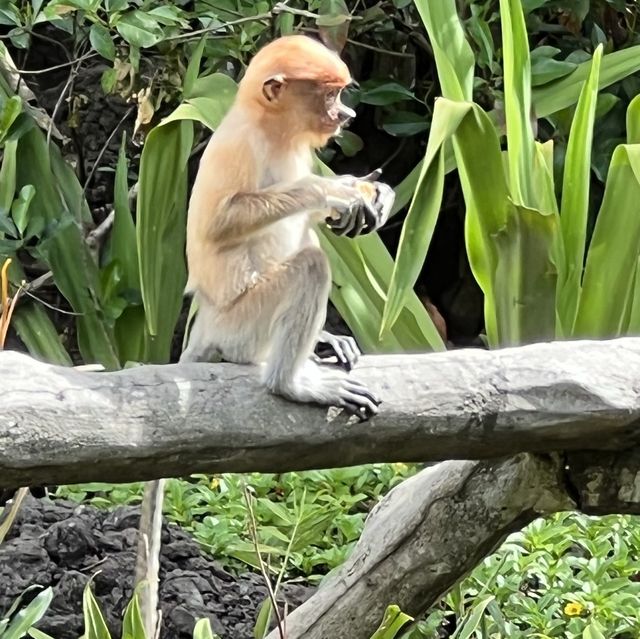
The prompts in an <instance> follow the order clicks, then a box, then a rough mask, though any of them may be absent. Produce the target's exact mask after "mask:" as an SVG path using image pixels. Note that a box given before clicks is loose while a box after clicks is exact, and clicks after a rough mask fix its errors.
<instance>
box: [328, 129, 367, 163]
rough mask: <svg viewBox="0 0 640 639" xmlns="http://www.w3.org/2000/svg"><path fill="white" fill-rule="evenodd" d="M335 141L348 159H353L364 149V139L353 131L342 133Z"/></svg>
mask: <svg viewBox="0 0 640 639" xmlns="http://www.w3.org/2000/svg"><path fill="white" fill-rule="evenodd" d="M335 141H336V144H337V145H338V146H339V147H340V149H341V150H342V152H343V153H344V154H345V155H346V156H347V157H353V156H354V155H356V154H357V153H359V152H360V151H362V149H363V148H364V141H363V139H362V138H361V137H360V136H359V135H356V134H355V133H353V132H352V131H346V130H345V131H342V132H341V133H340V135H339V136H338V137H336V140H335Z"/></svg>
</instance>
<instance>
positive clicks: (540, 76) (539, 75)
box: [531, 52, 577, 87]
mask: <svg viewBox="0 0 640 639" xmlns="http://www.w3.org/2000/svg"><path fill="white" fill-rule="evenodd" d="M576 66H577V65H576V64H575V63H572V62H565V61H564V60H553V59H551V58H545V57H538V58H534V57H533V52H531V86H534V87H535V86H540V85H544V84H547V82H553V81H554V80H557V79H558V78H563V77H564V76H566V75H568V74H569V73H571V72H572V71H574V70H575V68H576Z"/></svg>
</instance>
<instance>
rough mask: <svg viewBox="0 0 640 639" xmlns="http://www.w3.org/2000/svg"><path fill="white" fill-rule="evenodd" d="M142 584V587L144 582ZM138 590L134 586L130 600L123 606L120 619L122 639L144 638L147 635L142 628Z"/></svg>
mask: <svg viewBox="0 0 640 639" xmlns="http://www.w3.org/2000/svg"><path fill="white" fill-rule="evenodd" d="M142 586H143V587H144V584H142ZM138 592H139V588H136V591H135V592H134V593H133V597H131V601H129V603H128V604H127V607H126V608H125V611H124V617H123V619H122V639H146V637H147V635H146V633H145V630H144V621H143V620H142V612H141V611H140V600H139V597H138Z"/></svg>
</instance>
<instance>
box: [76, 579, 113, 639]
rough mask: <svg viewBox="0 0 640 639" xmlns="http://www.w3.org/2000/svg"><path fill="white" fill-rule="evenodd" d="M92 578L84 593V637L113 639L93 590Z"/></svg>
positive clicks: (87, 638) (86, 638) (84, 638)
mask: <svg viewBox="0 0 640 639" xmlns="http://www.w3.org/2000/svg"><path fill="white" fill-rule="evenodd" d="M91 582H92V580H91V579H90V580H89V581H88V582H87V585H86V586H85V588H84V592H83V594H82V612H83V614H84V636H83V639H111V635H110V634H109V630H108V628H107V623H106V622H105V620H104V617H103V615H102V612H101V611H100V606H99V605H98V602H97V601H96V599H95V597H94V596H93V592H91Z"/></svg>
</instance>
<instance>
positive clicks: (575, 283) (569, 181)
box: [557, 45, 602, 335]
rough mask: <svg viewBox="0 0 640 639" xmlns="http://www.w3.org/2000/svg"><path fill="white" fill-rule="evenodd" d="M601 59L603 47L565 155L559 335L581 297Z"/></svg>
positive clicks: (572, 318) (569, 322) (582, 96)
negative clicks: (563, 253)
mask: <svg viewBox="0 0 640 639" xmlns="http://www.w3.org/2000/svg"><path fill="white" fill-rule="evenodd" d="M601 59H602V45H600V46H599V47H598V48H597V49H596V50H595V53H594V55H593V61H592V66H591V72H590V73H589V77H588V78H587V81H586V82H585V84H584V87H583V88H582V91H581V93H580V99H579V100H578V107H577V108H576V112H575V115H574V118H573V122H572V123H571V132H570V133H569V143H568V145H567V153H566V155H565V163H564V176H563V182H562V206H561V209H560V211H561V215H560V226H561V229H562V238H563V242H564V252H565V270H564V275H563V278H562V281H560V282H559V284H558V292H557V307H558V321H559V326H558V328H559V333H560V334H561V335H569V334H570V333H571V329H572V328H573V323H574V321H575V316H576V311H577V308H578V298H579V296H580V288H581V280H582V269H583V267H584V251H585V245H586V241H587V219H588V216H589V188H590V183H591V146H592V142H593V124H594V122H595V117H596V106H597V102H598V78H599V75H600V61H601Z"/></svg>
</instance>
